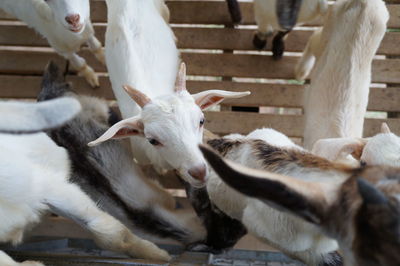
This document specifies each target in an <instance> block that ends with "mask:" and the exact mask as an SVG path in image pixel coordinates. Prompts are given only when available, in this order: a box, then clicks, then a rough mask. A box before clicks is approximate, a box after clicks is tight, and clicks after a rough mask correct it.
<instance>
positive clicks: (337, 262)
mask: <svg viewBox="0 0 400 266" xmlns="http://www.w3.org/2000/svg"><path fill="white" fill-rule="evenodd" d="M341 265H343V258H342V256H341V255H340V254H339V253H338V252H337V251H334V252H331V253H329V254H326V255H324V256H323V257H322V262H320V263H319V264H318V266H341Z"/></svg>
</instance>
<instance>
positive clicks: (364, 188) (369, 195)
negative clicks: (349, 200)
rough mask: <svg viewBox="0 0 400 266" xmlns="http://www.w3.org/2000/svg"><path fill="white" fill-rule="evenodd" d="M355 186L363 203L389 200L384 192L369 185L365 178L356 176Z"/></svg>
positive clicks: (376, 203)
mask: <svg viewBox="0 0 400 266" xmlns="http://www.w3.org/2000/svg"><path fill="white" fill-rule="evenodd" d="M357 186H358V192H359V193H360V195H361V198H362V199H363V202H364V204H367V205H369V204H374V205H382V204H387V203H388V202H389V201H388V199H387V197H386V196H385V194H383V193H382V192H381V191H380V190H379V189H377V188H375V187H374V186H373V185H371V183H369V182H368V181H367V180H365V179H362V178H358V179H357Z"/></svg>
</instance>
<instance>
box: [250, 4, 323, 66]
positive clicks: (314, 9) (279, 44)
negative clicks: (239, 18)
mask: <svg viewBox="0 0 400 266" xmlns="http://www.w3.org/2000/svg"><path fill="white" fill-rule="evenodd" d="M292 2H295V5H293V3H292ZM327 10H328V1H327V0H303V1H299V0H295V1H284V0H254V15H255V20H256V23H257V25H258V31H257V33H256V34H255V35H254V39H253V44H254V46H255V47H256V48H258V49H262V48H264V46H265V45H266V44H267V38H268V37H269V36H271V35H272V34H273V32H274V30H278V33H277V34H276V36H275V37H274V40H273V44H272V52H273V56H274V58H275V59H280V58H281V57H282V55H283V52H284V49H285V47H284V38H285V36H286V35H287V34H288V33H289V32H290V31H291V29H292V28H293V27H294V26H295V25H302V24H304V23H306V22H309V21H312V20H314V19H316V18H318V17H319V16H323V15H324V14H325V13H326V11H327Z"/></svg>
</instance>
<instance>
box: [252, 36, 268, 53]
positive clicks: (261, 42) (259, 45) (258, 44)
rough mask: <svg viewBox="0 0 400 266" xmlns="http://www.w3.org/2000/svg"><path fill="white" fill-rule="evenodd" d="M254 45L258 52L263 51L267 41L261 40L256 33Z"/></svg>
mask: <svg viewBox="0 0 400 266" xmlns="http://www.w3.org/2000/svg"><path fill="white" fill-rule="evenodd" d="M253 45H254V47H255V48H257V49H258V50H262V49H263V48H264V47H265V46H266V45H267V39H265V40H262V39H260V37H259V36H258V34H257V33H256V34H254V38H253Z"/></svg>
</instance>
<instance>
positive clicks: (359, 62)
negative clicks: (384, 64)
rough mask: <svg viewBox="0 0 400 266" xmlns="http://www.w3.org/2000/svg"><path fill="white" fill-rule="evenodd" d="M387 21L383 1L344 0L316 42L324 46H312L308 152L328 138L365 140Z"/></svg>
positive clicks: (307, 97)
mask: <svg viewBox="0 0 400 266" xmlns="http://www.w3.org/2000/svg"><path fill="white" fill-rule="evenodd" d="M388 19H389V13H388V11H387V9H386V6H385V3H384V2H383V1H382V0H369V1H366V0H341V1H337V2H336V3H335V4H334V5H333V8H332V9H331V10H330V12H329V15H328V16H327V17H326V20H325V23H324V27H323V29H322V32H321V33H320V34H321V35H320V36H318V33H317V35H314V36H313V37H312V38H311V41H318V42H319V44H318V45H315V44H309V45H308V48H310V47H318V51H317V53H316V57H317V63H316V66H315V69H314V71H313V74H312V77H311V85H310V86H309V87H307V88H306V91H305V104H304V112H305V129H304V147H305V148H307V149H311V148H312V145H313V144H314V143H315V142H316V141H317V140H319V139H323V138H335V137H361V136H362V131H363V125H364V116H365V112H366V108H367V103H368V94H369V86H370V82H371V64H372V59H373V56H374V55H375V53H376V50H377V49H378V47H379V44H380V42H381V40H382V38H383V36H384V34H385V32H386V23H387V21H388ZM305 56H306V57H307V56H308V55H307V54H306V55H305ZM306 61H307V60H306ZM306 61H305V62H306ZM307 64H308V63H307Z"/></svg>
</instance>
